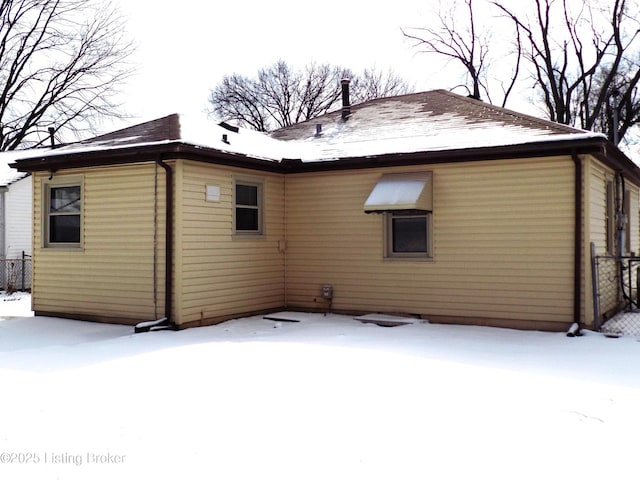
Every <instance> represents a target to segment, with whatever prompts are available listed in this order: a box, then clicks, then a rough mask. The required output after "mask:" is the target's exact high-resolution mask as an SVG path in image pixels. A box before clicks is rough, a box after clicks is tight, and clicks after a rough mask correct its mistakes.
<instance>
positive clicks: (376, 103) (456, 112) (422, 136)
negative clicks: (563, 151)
mask: <svg viewBox="0 0 640 480" xmlns="http://www.w3.org/2000/svg"><path fill="white" fill-rule="evenodd" d="M271 136H272V137H273V138H276V139H278V140H288V141H298V142H302V143H303V144H304V145H306V148H303V149H301V150H300V151H301V152H302V155H301V157H302V160H307V161H313V160H316V161H322V160H328V159H335V158H347V157H363V156H374V155H385V154H391V153H415V152H434V151H444V150H461V149H469V148H483V147H497V146H509V145H521V144H529V143H536V142H554V141H561V140H571V139H591V138H594V139H596V138H604V137H603V135H601V134H597V133H593V132H588V131H584V130H579V129H576V128H572V127H569V126H566V125H561V124H558V123H554V122H549V121H546V120H542V119H539V118H536V117H533V116H530V115H525V114H521V113H518V112H514V111H511V110H507V109H505V108H500V107H496V106H493V105H490V104H487V103H484V102H481V101H478V100H474V99H472V98H468V97H464V96H461V95H457V94H454V93H451V92H447V91H445V90H434V91H429V92H421V93H413V94H408V95H401V96H397V97H387V98H380V99H375V100H370V101H368V102H364V103H361V104H359V105H353V106H351V108H350V114H349V116H348V117H347V118H346V119H343V117H342V111H341V110H337V111H335V112H332V113H329V114H326V115H323V116H321V117H317V118H315V119H312V120H309V121H306V122H302V123H298V124H296V125H292V126H290V127H285V128H282V129H279V130H276V131H274V132H272V133H271ZM314 155H315V158H313V156H314Z"/></svg>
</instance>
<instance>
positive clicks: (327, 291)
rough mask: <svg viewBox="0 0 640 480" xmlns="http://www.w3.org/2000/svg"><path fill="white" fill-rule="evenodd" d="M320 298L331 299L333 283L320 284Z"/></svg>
mask: <svg viewBox="0 0 640 480" xmlns="http://www.w3.org/2000/svg"><path fill="white" fill-rule="evenodd" d="M322 298H324V299H325V300H331V299H333V285H323V286H322Z"/></svg>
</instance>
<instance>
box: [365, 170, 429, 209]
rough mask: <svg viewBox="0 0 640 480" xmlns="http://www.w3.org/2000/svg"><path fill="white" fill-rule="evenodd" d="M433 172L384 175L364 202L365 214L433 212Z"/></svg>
mask: <svg viewBox="0 0 640 480" xmlns="http://www.w3.org/2000/svg"><path fill="white" fill-rule="evenodd" d="M432 179H433V175H432V173H431V172H416V173H388V174H385V175H383V176H382V177H381V178H380V180H378V183H376V185H375V187H373V190H371V193H370V194H369V198H367V201H366V202H364V211H365V213H374V212H390V211H398V210H419V211H425V212H430V211H432V210H433V193H432V192H433V180H432Z"/></svg>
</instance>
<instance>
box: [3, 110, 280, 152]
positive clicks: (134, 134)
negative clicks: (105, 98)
mask: <svg viewBox="0 0 640 480" xmlns="http://www.w3.org/2000/svg"><path fill="white" fill-rule="evenodd" d="M176 142H180V143H186V144H189V145H193V146H196V147H202V148H207V149H213V150H217V151H220V152H225V153H232V154H241V155H247V156H251V157H253V158H260V159H266V160H272V161H279V160H281V159H282V158H288V157H287V154H288V153H289V152H290V151H291V143H290V142H284V141H281V140H276V139H273V138H271V137H269V136H268V135H266V134H264V133H261V132H256V131H254V130H249V129H246V128H240V127H235V126H232V125H228V124H225V123H218V122H215V121H212V120H210V119H208V118H207V117H206V116H205V115H197V114H172V115H168V116H166V117H162V118H159V119H155V120H151V121H149V122H144V123H141V124H137V125H134V126H132V127H127V128H124V129H121V130H117V131H115V132H111V133H107V134H105V135H99V136H97V137H93V138H89V139H87V140H82V141H79V142H75V143H70V144H66V145H61V146H59V147H57V148H55V149H48V150H46V151H43V150H38V151H35V150H32V151H26V150H25V151H23V152H22V155H21V156H18V157H15V159H16V160H18V159H27V158H33V157H35V156H38V157H47V156H58V155H68V154H73V153H88V152H99V151H107V150H116V149H122V148H135V147H143V146H151V145H163V144H170V143H176Z"/></svg>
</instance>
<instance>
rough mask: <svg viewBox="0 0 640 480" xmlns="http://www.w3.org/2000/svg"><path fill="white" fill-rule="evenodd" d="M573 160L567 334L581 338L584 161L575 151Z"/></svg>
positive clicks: (572, 155)
mask: <svg viewBox="0 0 640 480" xmlns="http://www.w3.org/2000/svg"><path fill="white" fill-rule="evenodd" d="M571 159H572V160H573V163H574V165H575V175H574V177H575V179H574V204H575V207H574V210H575V213H574V227H573V228H574V234H573V324H572V325H571V328H570V329H569V331H568V332H567V336H570V337H575V336H580V335H581V333H580V330H581V329H582V318H581V315H580V310H581V307H582V288H581V286H582V214H583V206H582V182H583V169H582V160H581V159H580V157H579V156H578V154H577V153H576V151H575V150H572V152H571Z"/></svg>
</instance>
